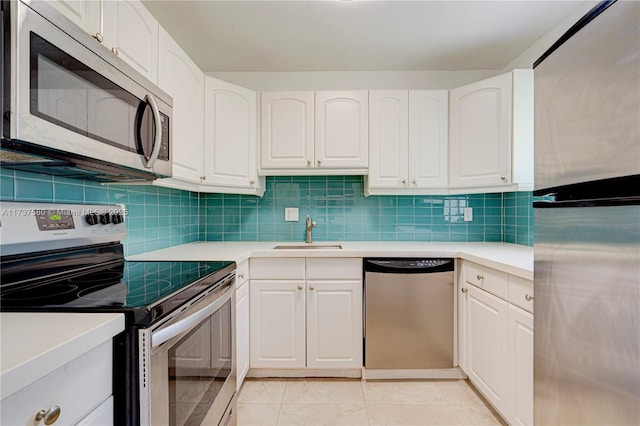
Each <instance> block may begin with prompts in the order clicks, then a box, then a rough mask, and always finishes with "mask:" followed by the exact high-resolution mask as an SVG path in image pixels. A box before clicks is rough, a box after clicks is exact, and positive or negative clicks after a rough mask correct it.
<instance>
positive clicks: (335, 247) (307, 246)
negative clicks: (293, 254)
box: [274, 244, 342, 250]
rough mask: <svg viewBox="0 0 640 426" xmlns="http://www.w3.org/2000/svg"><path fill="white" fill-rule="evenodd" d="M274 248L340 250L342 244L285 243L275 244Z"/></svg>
mask: <svg viewBox="0 0 640 426" xmlns="http://www.w3.org/2000/svg"><path fill="white" fill-rule="evenodd" d="M274 248H275V249H276V250H308V249H315V250H322V249H324V250H341V249H342V245H340V244H297V245H292V244H285V245H281V246H275V247H274Z"/></svg>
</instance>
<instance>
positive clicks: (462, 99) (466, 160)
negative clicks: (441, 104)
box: [449, 73, 512, 187]
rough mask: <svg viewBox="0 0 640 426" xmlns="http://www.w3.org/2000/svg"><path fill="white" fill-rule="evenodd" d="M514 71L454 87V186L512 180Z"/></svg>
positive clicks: (450, 145) (504, 182)
mask: <svg viewBox="0 0 640 426" xmlns="http://www.w3.org/2000/svg"><path fill="white" fill-rule="evenodd" d="M511 85H512V76H511V73H507V74H502V75H499V76H497V77H492V78H490V79H487V80H483V81H479V82H476V83H472V84H469V85H467V86H463V87H458V88H456V89H453V90H451V115H450V126H451V133H450V136H451V138H450V140H449V142H450V144H449V150H450V155H451V162H450V179H449V184H450V186H451V187H473V186H497V185H505V184H510V183H511V97H512V91H511Z"/></svg>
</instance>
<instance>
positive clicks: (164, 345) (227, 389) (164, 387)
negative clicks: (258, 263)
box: [139, 278, 236, 426]
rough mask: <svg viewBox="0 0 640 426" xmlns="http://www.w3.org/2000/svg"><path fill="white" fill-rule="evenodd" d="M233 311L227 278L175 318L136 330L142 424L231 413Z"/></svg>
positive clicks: (206, 419) (217, 419) (207, 420)
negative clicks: (137, 332) (137, 334)
mask: <svg viewBox="0 0 640 426" xmlns="http://www.w3.org/2000/svg"><path fill="white" fill-rule="evenodd" d="M234 311H235V292H234V288H233V279H232V278H231V279H230V280H228V281H227V282H226V283H225V284H224V285H222V286H220V287H219V288H218V289H216V290H215V291H214V292H212V293H211V294H209V295H207V296H206V297H204V298H202V299H201V300H200V301H198V302H196V303H194V304H193V305H191V306H188V307H186V308H182V309H181V310H180V312H178V314H177V315H175V316H174V317H173V318H170V319H169V320H167V321H164V322H163V323H162V324H159V325H156V326H153V327H151V328H149V329H145V330H140V332H139V348H140V359H139V369H140V375H139V380H140V383H139V386H140V399H141V401H140V424H141V425H176V426H182V425H200V424H212V425H218V424H220V423H221V422H222V420H223V418H225V417H228V413H229V412H232V413H234V412H235V407H233V406H232V401H235V399H234V394H235V387H236V371H235V370H236V366H235V361H234V359H235V344H234V340H235V337H234V335H235V321H234V318H235V312H234ZM225 421H226V418H225Z"/></svg>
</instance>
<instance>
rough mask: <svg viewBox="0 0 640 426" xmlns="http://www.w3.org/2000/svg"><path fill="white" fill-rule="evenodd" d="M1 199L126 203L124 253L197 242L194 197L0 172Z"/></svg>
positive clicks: (177, 192)
mask: <svg viewBox="0 0 640 426" xmlns="http://www.w3.org/2000/svg"><path fill="white" fill-rule="evenodd" d="M0 199H1V200H3V201H34V202H46V203H51V202H56V203H78V204H113V203H122V204H125V206H126V207H127V210H128V212H127V213H128V214H127V218H126V221H127V231H128V236H127V238H126V239H125V241H123V244H124V250H125V254H127V255H131V254H138V253H142V252H145V251H149V250H157V249H160V248H165V247H170V246H174V245H178V244H184V243H189V242H193V241H197V240H198V232H199V228H198V225H199V222H200V216H199V212H200V210H199V195H198V194H197V193H193V192H188V191H180V190H175V189H167V188H160V187H157V186H152V185H108V186H106V185H100V184H98V183H95V182H90V181H84V180H76V179H66V178H61V177H56V176H47V175H41V174H34V173H27V172H21V171H13V170H8V169H1V174H0Z"/></svg>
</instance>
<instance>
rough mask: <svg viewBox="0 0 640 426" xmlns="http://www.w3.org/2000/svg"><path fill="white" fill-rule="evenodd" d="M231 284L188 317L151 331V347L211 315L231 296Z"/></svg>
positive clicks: (190, 327)
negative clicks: (214, 298) (209, 302)
mask: <svg viewBox="0 0 640 426" xmlns="http://www.w3.org/2000/svg"><path fill="white" fill-rule="evenodd" d="M232 291H233V286H232V285H231V286H229V287H227V289H226V290H225V291H224V293H223V294H222V295H221V296H220V297H219V298H218V299H216V300H215V301H214V302H212V303H211V304H209V305H207V306H205V307H204V308H202V309H200V310H199V311H198V312H196V313H194V314H191V315H189V316H188V317H186V318H184V319H181V320H180V321H178V322H176V323H173V324H171V325H169V326H167V327H163V328H161V329H159V330H156V331H154V332H152V333H151V347H152V348H156V347H158V346H160V345H161V344H163V343H164V342H166V341H168V340H171V339H173V338H174V337H176V336H178V335H180V334H181V333H184V332H185V331H188V330H190V329H192V328H193V327H195V326H196V325H198V324H200V322H201V321H202V320H204V319H205V318H207V317H208V316H211V315H212V314H213V313H214V312H216V311H217V310H218V309H220V308H221V307H222V306H223V305H224V304H225V303H227V301H228V300H229V299H230V297H231V292H232Z"/></svg>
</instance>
